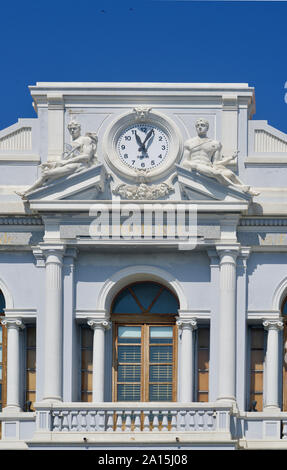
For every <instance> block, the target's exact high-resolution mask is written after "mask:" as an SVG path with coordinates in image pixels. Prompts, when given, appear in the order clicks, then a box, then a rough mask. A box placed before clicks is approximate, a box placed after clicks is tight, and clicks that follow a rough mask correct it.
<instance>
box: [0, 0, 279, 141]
mask: <svg viewBox="0 0 287 470" xmlns="http://www.w3.org/2000/svg"><path fill="white" fill-rule="evenodd" d="M0 12H1V28H0V44H1V55H0V57H1V59H0V70H1V74H0V80H1V87H0V103H1V107H0V129H3V128H5V127H7V126H9V125H11V124H13V123H14V122H16V121H17V119H18V118H19V117H36V115H35V113H34V111H33V108H32V100H31V96H30V92H29V89H28V85H33V84H35V83H36V82H37V81H111V82H116V81H123V82H129V81H130V82H133V81H135V82H143V81H147V82H161V81H162V82H237V83H238V82H247V83H249V84H250V85H251V86H254V87H255V93H256V108H257V112H256V115H255V116H254V118H255V119H266V120H268V121H269V124H271V125H273V126H274V127H277V128H278V129H280V130H282V131H283V132H286V133H287V103H286V102H285V100H284V97H285V93H287V88H286V89H285V88H284V87H285V82H286V81H287V24H286V21H287V1H280V2H279V1H278V2H269V1H262V2H261V1H255V2H249V1H241V2H239V1H238V2H237V1H221V2H218V1H215V0H214V1H192V0H81V1H79V2H75V1H74V2H73V1H71V0H70V1H67V0H49V1H48V2H44V1H41V0H37V1H36V0H26V1H15V0H14V1H13V0H10V2H7V1H6V0H3V1H2V2H1V7H0Z"/></svg>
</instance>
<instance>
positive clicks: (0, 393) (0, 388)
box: [0, 384, 2, 402]
mask: <svg viewBox="0 0 287 470" xmlns="http://www.w3.org/2000/svg"><path fill="white" fill-rule="evenodd" d="M0 401H1V402H2V384H0Z"/></svg>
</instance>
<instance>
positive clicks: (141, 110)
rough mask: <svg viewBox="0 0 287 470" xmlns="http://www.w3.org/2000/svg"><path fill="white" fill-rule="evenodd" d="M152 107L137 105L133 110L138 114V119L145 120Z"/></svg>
mask: <svg viewBox="0 0 287 470" xmlns="http://www.w3.org/2000/svg"><path fill="white" fill-rule="evenodd" d="M151 109H152V108H149V107H148V106H137V107H136V108H134V109H133V111H134V113H135V115H136V120H137V121H145V120H146V119H147V117H148V114H149V112H150V111H151Z"/></svg>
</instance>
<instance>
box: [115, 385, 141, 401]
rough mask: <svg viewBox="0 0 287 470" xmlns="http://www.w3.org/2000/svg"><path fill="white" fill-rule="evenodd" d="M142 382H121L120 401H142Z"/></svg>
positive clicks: (119, 388) (119, 389)
mask: <svg viewBox="0 0 287 470" xmlns="http://www.w3.org/2000/svg"><path fill="white" fill-rule="evenodd" d="M140 399H141V393H140V384H119V385H118V401H140Z"/></svg>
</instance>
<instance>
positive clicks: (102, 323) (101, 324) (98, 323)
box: [87, 319, 112, 330]
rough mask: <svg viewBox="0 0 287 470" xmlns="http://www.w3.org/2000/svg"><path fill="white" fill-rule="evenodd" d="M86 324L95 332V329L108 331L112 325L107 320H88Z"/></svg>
mask: <svg viewBox="0 0 287 470" xmlns="http://www.w3.org/2000/svg"><path fill="white" fill-rule="evenodd" d="M87 324H88V325H89V326H90V327H91V328H92V329H93V330H95V329H96V328H98V329H104V330H109V329H110V328H111V326H112V323H111V322H110V321H108V320H105V319H101V320H100V319H92V320H88V321H87Z"/></svg>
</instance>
